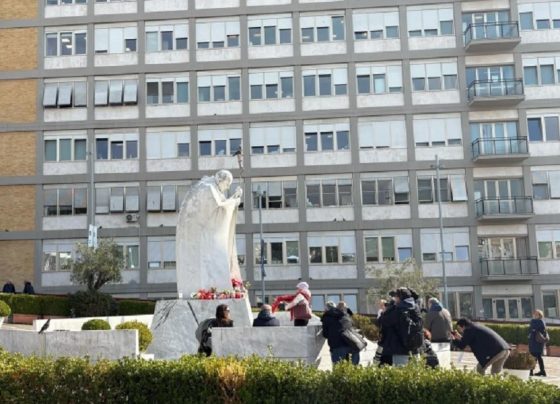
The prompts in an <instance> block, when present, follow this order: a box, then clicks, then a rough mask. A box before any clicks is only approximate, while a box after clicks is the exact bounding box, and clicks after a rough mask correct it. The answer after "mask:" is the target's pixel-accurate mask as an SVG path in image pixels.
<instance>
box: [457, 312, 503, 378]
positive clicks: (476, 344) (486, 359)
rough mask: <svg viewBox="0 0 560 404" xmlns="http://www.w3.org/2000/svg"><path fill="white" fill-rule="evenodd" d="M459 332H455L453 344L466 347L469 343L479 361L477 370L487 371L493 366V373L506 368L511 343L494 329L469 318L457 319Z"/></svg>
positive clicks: (482, 372)
mask: <svg viewBox="0 0 560 404" xmlns="http://www.w3.org/2000/svg"><path fill="white" fill-rule="evenodd" d="M457 329H458V330H459V332H460V333H461V334H462V337H461V336H459V335H458V334H457V333H454V334H453V341H452V344H453V346H455V347H457V348H459V349H464V348H465V347H466V346H467V345H468V346H470V347H471V351H472V353H473V354H474V356H475V357H476V360H477V361H478V365H477V366H476V371H477V372H478V373H480V374H482V375H483V374H484V373H486V369H488V368H489V367H490V366H491V367H492V370H491V373H492V374H493V375H494V374H497V373H500V372H501V371H502V369H503V368H504V363H505V361H506V359H507V358H508V356H509V345H508V343H507V342H506V341H505V340H504V339H503V338H502V337H500V336H499V335H498V334H497V333H496V332H495V331H494V330H492V329H490V328H488V327H486V326H484V325H482V324H478V323H473V322H471V321H470V320H469V319H467V318H461V319H459V321H457Z"/></svg>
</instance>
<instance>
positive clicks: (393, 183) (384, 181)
mask: <svg viewBox="0 0 560 404" xmlns="http://www.w3.org/2000/svg"><path fill="white" fill-rule="evenodd" d="M361 182H362V204H363V205H365V206H367V205H377V206H381V205H402V204H406V205H408V203H409V200H410V199H409V193H410V187H409V183H408V176H392V177H389V176H383V177H373V176H370V175H367V176H363V177H362V180H361Z"/></svg>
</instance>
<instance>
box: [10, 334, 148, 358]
mask: <svg viewBox="0 0 560 404" xmlns="http://www.w3.org/2000/svg"><path fill="white" fill-rule="evenodd" d="M0 346H1V347H2V348H3V349H5V350H6V351H8V352H13V353H21V354H23V355H37V356H48V357H54V358H61V357H85V356H88V357H90V358H91V359H93V360H98V359H121V358H125V357H137V356H138V354H139V348H138V330H117V331H80V332H73V331H59V332H54V333H45V334H38V333H36V332H30V331H18V330H0Z"/></svg>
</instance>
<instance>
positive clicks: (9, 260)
mask: <svg viewBox="0 0 560 404" xmlns="http://www.w3.org/2000/svg"><path fill="white" fill-rule="evenodd" d="M34 257H35V247H34V242H33V241H32V240H13V241H12V240H10V241H0V285H4V283H6V281H8V280H10V281H12V282H13V283H14V285H15V287H16V291H17V292H18V293H20V292H21V291H22V290H23V282H24V281H26V280H28V281H31V283H33V285H35V283H36V282H34V277H33V275H34V271H33V265H34Z"/></svg>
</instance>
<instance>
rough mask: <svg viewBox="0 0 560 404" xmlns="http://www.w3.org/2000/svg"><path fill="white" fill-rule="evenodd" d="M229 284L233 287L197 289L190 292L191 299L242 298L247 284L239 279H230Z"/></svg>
mask: <svg viewBox="0 0 560 404" xmlns="http://www.w3.org/2000/svg"><path fill="white" fill-rule="evenodd" d="M231 286H232V288H233V289H231V290H230V289H227V290H218V289H216V288H210V289H199V290H198V291H197V292H194V293H193V294H191V298H192V299H198V300H216V299H243V298H244V297H245V294H246V293H247V288H248V287H249V284H248V283H247V284H245V285H244V284H243V281H241V280H239V279H232V280H231Z"/></svg>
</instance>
